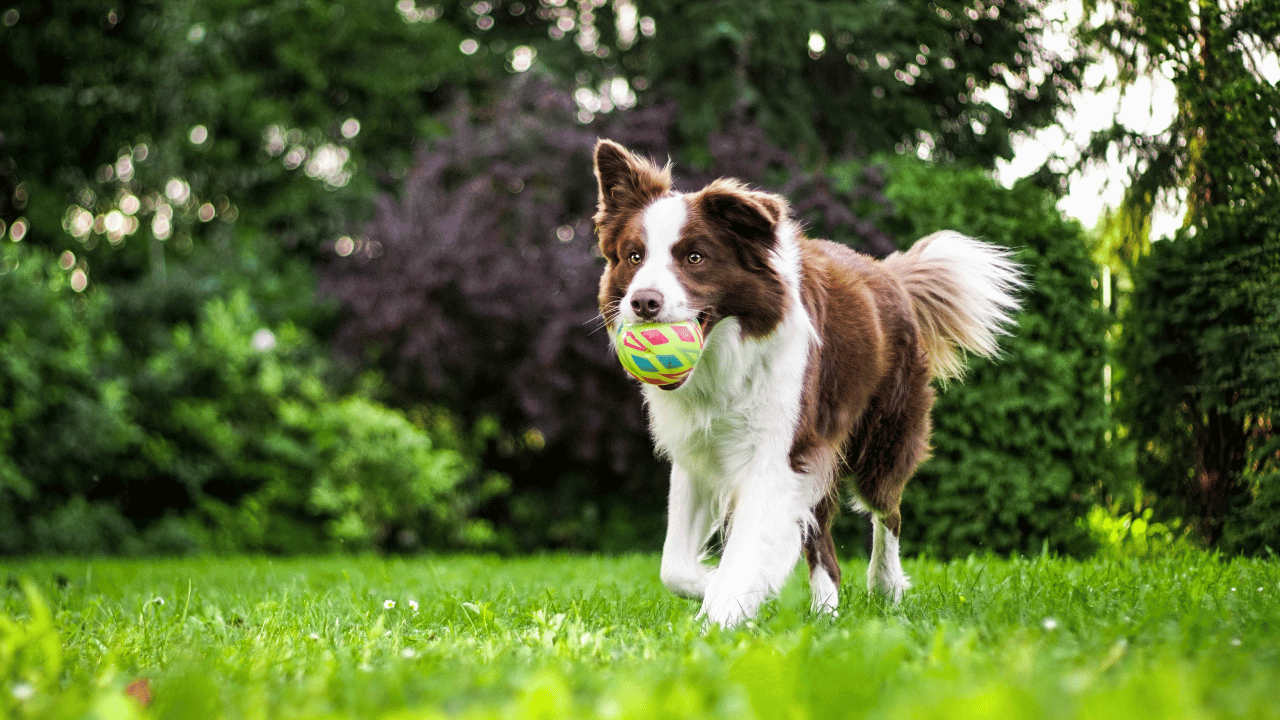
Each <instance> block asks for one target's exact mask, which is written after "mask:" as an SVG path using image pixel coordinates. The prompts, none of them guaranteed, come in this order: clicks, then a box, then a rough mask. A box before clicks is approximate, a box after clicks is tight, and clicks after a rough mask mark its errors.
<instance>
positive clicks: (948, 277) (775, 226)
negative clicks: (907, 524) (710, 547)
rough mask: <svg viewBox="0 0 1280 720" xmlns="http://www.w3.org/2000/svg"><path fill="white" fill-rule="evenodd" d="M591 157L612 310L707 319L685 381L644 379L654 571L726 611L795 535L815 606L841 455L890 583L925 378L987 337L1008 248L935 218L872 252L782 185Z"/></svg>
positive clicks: (1006, 305) (957, 362) (735, 618)
mask: <svg viewBox="0 0 1280 720" xmlns="http://www.w3.org/2000/svg"><path fill="white" fill-rule="evenodd" d="M595 173H596V178H597V180H598V181H599V191H600V198H599V205H598V210H597V212H596V215H595V218H594V219H595V226H596V233H597V235H598V237H599V240H600V251H601V253H602V254H603V255H604V258H605V260H606V262H607V265H606V267H605V270H604V275H603V277H601V280H600V311H601V315H602V316H603V318H604V320H605V322H606V325H607V326H609V328H610V329H612V330H614V331H616V329H617V325H618V323H620V322H621V323H636V322H666V323H674V322H681V321H687V320H696V321H697V322H699V323H700V324H701V326H702V329H703V336H704V337H705V338H706V347H705V349H704V350H703V353H702V357H701V360H700V361H699V363H698V365H697V366H696V367H695V368H694V370H693V372H692V373H690V374H689V375H688V376H687V377H686V378H685V379H684V380H683V381H682V382H680V383H679V384H675V385H667V386H662V387H658V386H654V385H645V386H644V388H643V391H644V396H645V401H646V404H647V406H648V415H649V420H650V427H651V430H652V433H653V437H654V441H655V444H656V445H657V449H658V451H659V452H660V453H661V454H662V455H664V456H666V457H668V458H669V459H670V460H671V487H670V496H669V499H668V516H667V535H666V540H665V542H664V543H663V548H662V567H661V577H662V582H663V584H664V585H665V586H666V587H667V588H668V589H670V590H671V591H672V592H674V593H676V594H678V595H682V596H685V597H689V598H694V599H699V600H701V601H702V608H701V610H700V612H699V617H701V618H702V619H703V621H704V622H709V623H716V624H719V625H721V626H724V627H730V626H733V625H736V624H738V623H740V622H742V621H744V620H747V619H750V618H753V617H754V616H755V614H756V611H757V609H758V608H759V606H760V604H761V603H762V602H764V601H765V600H767V599H769V598H770V597H772V596H773V595H775V594H776V593H777V592H778V590H779V589H780V588H781V586H782V584H783V582H784V581H785V580H786V579H787V577H788V576H789V575H790V574H791V571H792V570H793V569H794V567H795V564H796V562H797V560H798V559H799V557H800V554H801V551H802V550H803V553H804V556H805V559H806V560H807V561H808V565H809V587H810V592H811V597H812V607H813V609H814V610H815V611H818V612H830V613H835V608H836V605H837V602H838V594H839V588H840V566H839V565H838V564H837V561H836V551H835V544H834V543H833V542H832V539H831V521H832V519H833V517H834V516H835V514H836V513H837V511H838V509H839V488H838V486H837V480H838V478H839V477H841V476H845V475H850V476H852V478H853V480H852V482H851V484H852V486H853V494H854V501H853V505H854V507H855V508H856V509H858V510H861V511H863V512H869V513H870V515H871V517H872V523H873V530H872V548H871V562H870V566H869V568H868V570H867V586H868V589H870V590H873V591H879V592H881V593H883V594H884V595H886V596H887V597H888V598H890V599H891V600H892V601H893V602H895V603H896V602H898V601H899V600H900V599H901V598H902V594H903V592H904V591H905V590H906V589H907V588H908V587H910V582H909V580H908V578H907V576H906V575H904V574H903V572H902V565H901V563H900V561H899V557H898V536H899V530H900V525H901V515H900V514H899V511H898V507H899V501H900V499H901V497H902V489H903V487H904V486H905V485H906V483H907V480H908V479H909V478H910V477H911V475H912V474H913V473H914V472H915V469H916V466H917V465H919V464H920V462H921V461H922V460H923V459H924V458H925V457H926V456H927V455H928V452H929V430H930V424H929V411H930V408H931V407H932V405H933V401H934V393H933V389H932V388H931V387H930V386H929V382H930V380H931V379H933V378H939V379H941V380H943V381H945V380H947V379H949V378H958V377H959V376H960V375H961V373H962V372H963V369H964V365H963V360H964V358H963V354H962V350H961V349H962V348H963V349H965V350H969V351H970V352H973V353H976V354H978V355H982V356H986V357H992V356H994V355H996V354H997V347H996V339H997V337H998V336H999V335H1000V334H1002V333H1004V332H1005V330H1004V326H1005V324H1007V323H1008V322H1010V314H1011V313H1012V312H1014V311H1015V310H1016V309H1017V306H1018V301H1017V299H1016V297H1015V294H1014V293H1015V292H1016V291H1017V290H1018V289H1019V288H1021V287H1023V285H1024V283H1023V281H1022V279H1021V274H1020V268H1019V267H1018V265H1017V264H1015V263H1014V262H1013V260H1012V259H1011V257H1010V253H1009V252H1008V251H1006V250H1004V249H1001V248H997V247H994V246H991V245H988V244H985V243H982V242H979V241H977V240H973V239H971V238H968V237H965V236H963V235H960V234H959V233H955V232H938V233H934V234H933V235H930V236H928V237H926V238H923V239H922V240H920V241H918V242H917V243H916V244H915V245H914V246H913V247H912V248H911V249H910V250H908V251H906V252H902V253H894V254H893V255H891V256H889V257H888V258H886V259H884V260H881V261H877V260H874V259H872V258H870V257H867V256H865V255H861V254H859V253H857V252H855V251H853V250H851V249H849V248H847V247H845V246H843V245H838V244H836V243H832V242H828V241H824V240H811V239H809V238H806V237H804V236H803V235H802V234H801V230H800V228H799V227H798V225H797V223H796V222H795V221H794V220H792V219H791V218H790V217H789V216H788V206H787V203H786V201H785V200H784V199H782V198H780V197H777V196H775V195H769V194H766V193H762V192H756V191H754V190H750V189H748V188H747V187H746V186H744V185H742V184H741V183H739V182H737V181H734V180H717V181H715V182H713V183H711V184H710V185H708V186H706V187H705V188H703V189H702V190H699V191H698V192H693V193H679V192H675V191H674V190H673V189H672V181H671V170H670V165H669V164H668V166H667V167H664V168H659V167H658V166H657V165H655V164H653V163H652V162H651V161H649V160H647V159H645V158H641V157H638V156H635V155H632V154H631V153H630V152H628V151H627V150H626V149H625V148H623V147H622V146H621V145H618V144H617V143H614V142H612V141H609V140H601V141H599V142H598V143H597V145H596V148H595ZM610 335H611V337H612V336H613V335H614V333H610ZM717 529H721V530H722V531H723V547H722V550H721V557H720V564H719V566H718V567H714V568H712V567H709V566H707V565H705V564H704V563H703V561H704V560H705V559H706V557H707V550H706V547H707V544H708V543H709V542H710V540H711V537H712V535H713V534H714V533H715V531H716V530H717Z"/></svg>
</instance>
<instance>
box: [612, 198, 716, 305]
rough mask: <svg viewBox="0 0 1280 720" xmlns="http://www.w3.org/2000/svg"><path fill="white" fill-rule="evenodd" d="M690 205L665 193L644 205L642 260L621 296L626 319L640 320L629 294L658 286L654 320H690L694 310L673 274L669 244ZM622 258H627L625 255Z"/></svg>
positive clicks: (677, 237)
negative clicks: (659, 307)
mask: <svg viewBox="0 0 1280 720" xmlns="http://www.w3.org/2000/svg"><path fill="white" fill-rule="evenodd" d="M688 216H689V208H688V205H687V204H686V203H685V199H684V196H683V195H674V196H671V197H664V198H661V199H659V200H656V201H654V202H653V204H651V205H649V207H647V208H645V210H644V214H643V215H642V216H641V223H642V224H643V227H644V244H645V251H644V260H642V261H641V263H640V269H639V270H637V271H636V274H635V276H634V277H633V278H632V279H631V285H630V287H628V288H627V294H626V295H625V296H623V298H622V318H623V320H624V321H625V322H628V323H634V322H640V318H639V317H638V316H637V315H636V313H635V311H634V310H632V308H631V298H632V296H633V295H634V293H635V292H636V291H638V290H657V291H658V292H660V293H662V310H661V311H660V312H659V313H658V316H657V317H656V318H654V320H653V321H655V322H665V323H674V322H681V321H684V320H693V319H695V318H696V317H697V314H698V312H697V310H696V309H694V308H691V307H690V306H689V295H688V293H686V292H685V289H684V287H683V286H681V285H680V279H679V278H678V277H676V272H675V268H676V261H675V258H673V257H672V256H671V248H672V246H674V245H675V244H676V242H678V241H679V240H680V231H681V230H683V229H684V224H685V220H686V219H687V218H688ZM622 262H629V261H628V260H627V259H626V258H623V259H622Z"/></svg>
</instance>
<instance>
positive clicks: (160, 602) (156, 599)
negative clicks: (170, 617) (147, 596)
mask: <svg viewBox="0 0 1280 720" xmlns="http://www.w3.org/2000/svg"><path fill="white" fill-rule="evenodd" d="M151 602H153V603H155V604H156V605H160V606H161V607H163V606H164V598H162V597H159V596H156V597H153V598H151Z"/></svg>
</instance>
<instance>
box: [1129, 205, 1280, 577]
mask: <svg viewBox="0 0 1280 720" xmlns="http://www.w3.org/2000/svg"><path fill="white" fill-rule="evenodd" d="M1133 280H1134V289H1133V294H1132V296H1131V300H1130V310H1129V312H1128V313H1127V314H1126V315H1125V319H1124V329H1123V333H1122V334H1121V338H1120V343H1119V359H1120V360H1121V363H1122V367H1123V369H1124V375H1123V376H1122V377H1121V378H1120V380H1121V382H1120V388H1119V389H1120V392H1119V393H1118V395H1117V399H1118V403H1117V404H1118V411H1119V417H1120V419H1121V421H1122V422H1124V423H1125V425H1126V426H1127V428H1128V431H1129V433H1130V437H1131V438H1132V440H1133V443H1134V446H1135V448H1136V450H1137V470H1138V479H1139V481H1140V482H1141V483H1142V486H1143V488H1144V489H1145V490H1147V491H1150V492H1154V493H1155V494H1156V497H1157V502H1156V504H1155V508H1156V515H1157V517H1160V518H1172V517H1182V518H1184V519H1186V520H1187V521H1188V522H1190V523H1191V524H1192V526H1193V527H1194V529H1195V531H1196V533H1197V534H1198V535H1199V537H1200V538H1202V539H1203V540H1204V541H1206V542H1208V543H1210V544H1217V545H1218V546H1220V547H1221V548H1222V549H1225V550H1232V551H1243V552H1250V553H1256V552H1261V551H1263V549H1264V548H1265V547H1268V546H1269V547H1271V548H1272V549H1273V550H1274V549H1277V548H1280V512H1277V510H1278V509H1280V462H1278V461H1277V450H1278V449H1280V445H1278V443H1277V440H1276V437H1275V435H1274V432H1273V430H1272V414H1273V412H1274V410H1275V409H1276V408H1277V407H1280V209H1278V208H1277V207H1276V206H1275V205H1271V206H1267V207H1262V206H1259V207H1241V208H1230V209H1220V210H1215V211H1211V212H1210V213H1209V214H1208V215H1207V222H1206V224H1205V225H1204V226H1203V227H1200V228H1197V229H1196V230H1194V231H1191V230H1187V231H1183V232H1181V233H1179V235H1178V237H1177V238H1176V239H1174V240H1171V241H1166V242H1159V243H1155V244H1153V245H1152V248H1151V253H1150V254H1149V255H1147V256H1146V257H1144V258H1142V259H1141V260H1140V261H1139V262H1138V263H1137V265H1136V267H1135V269H1134V273H1133Z"/></svg>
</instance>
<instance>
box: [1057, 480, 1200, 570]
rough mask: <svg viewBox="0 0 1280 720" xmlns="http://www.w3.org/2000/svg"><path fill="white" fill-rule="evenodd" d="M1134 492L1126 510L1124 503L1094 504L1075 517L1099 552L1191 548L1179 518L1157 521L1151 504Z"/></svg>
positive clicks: (1141, 554)
mask: <svg viewBox="0 0 1280 720" xmlns="http://www.w3.org/2000/svg"><path fill="white" fill-rule="evenodd" d="M1136 490H1137V488H1135V491H1136ZM1134 494H1135V498H1136V500H1135V502H1134V503H1133V509H1132V510H1131V511H1129V512H1123V513H1122V512H1121V510H1124V507H1123V503H1116V504H1114V505H1112V506H1109V507H1104V506H1102V505H1094V506H1093V507H1091V508H1089V514H1088V515H1086V516H1084V517H1082V518H1079V519H1078V520H1077V521H1076V522H1077V523H1078V524H1079V525H1080V526H1081V527H1083V528H1085V529H1086V530H1088V532H1089V536H1090V537H1091V538H1093V541H1094V544H1095V545H1097V546H1098V552H1099V554H1100V555H1102V556H1105V557H1113V558H1151V557H1158V556H1162V555H1169V554H1177V553H1188V552H1192V548H1193V546H1192V545H1191V543H1190V542H1188V540H1187V537H1186V535H1187V533H1186V532H1185V531H1183V532H1179V527H1180V526H1181V525H1182V522H1181V520H1179V519H1177V518H1174V519H1172V520H1170V521H1169V522H1168V523H1162V522H1156V521H1155V520H1153V519H1152V512H1153V511H1152V508H1150V507H1143V504H1142V496H1141V493H1140V492H1135V493H1134Z"/></svg>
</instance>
